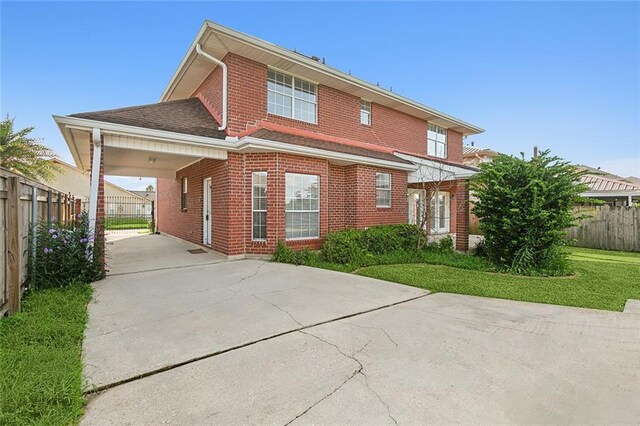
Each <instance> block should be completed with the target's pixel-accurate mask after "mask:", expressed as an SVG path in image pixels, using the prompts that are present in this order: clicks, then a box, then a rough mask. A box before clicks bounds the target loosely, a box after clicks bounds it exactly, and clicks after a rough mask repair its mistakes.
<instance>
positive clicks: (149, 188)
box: [145, 185, 154, 192]
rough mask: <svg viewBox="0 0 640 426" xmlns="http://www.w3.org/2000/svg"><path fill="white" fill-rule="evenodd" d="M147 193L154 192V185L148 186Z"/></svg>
mask: <svg viewBox="0 0 640 426" xmlns="http://www.w3.org/2000/svg"><path fill="white" fill-rule="evenodd" d="M145 191H147V192H153V191H154V188H153V185H147V189H146V190H145Z"/></svg>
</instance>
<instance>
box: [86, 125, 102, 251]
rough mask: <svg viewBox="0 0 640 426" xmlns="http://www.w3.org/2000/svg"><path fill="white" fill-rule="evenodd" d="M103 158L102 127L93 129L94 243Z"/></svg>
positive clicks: (91, 205)
mask: <svg viewBox="0 0 640 426" xmlns="http://www.w3.org/2000/svg"><path fill="white" fill-rule="evenodd" d="M101 159H102V137H101V133H100V129H98V128H94V129H93V163H92V164H91V188H90V193H89V231H90V232H91V236H92V237H91V238H92V241H91V242H92V243H93V240H94V239H95V237H96V217H97V215H98V188H99V187H100V163H101Z"/></svg>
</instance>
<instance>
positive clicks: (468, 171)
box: [395, 152, 478, 183]
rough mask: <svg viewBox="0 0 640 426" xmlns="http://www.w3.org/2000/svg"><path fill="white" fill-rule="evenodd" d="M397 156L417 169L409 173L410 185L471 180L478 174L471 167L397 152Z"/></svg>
mask: <svg viewBox="0 0 640 426" xmlns="http://www.w3.org/2000/svg"><path fill="white" fill-rule="evenodd" d="M395 155H396V156H398V157H400V158H402V159H405V160H408V161H411V162H412V163H414V164H415V165H416V169H415V170H414V171H412V172H410V173H409V175H408V182H409V183H422V182H444V181H449V180H456V179H469V178H470V177H471V176H473V175H475V174H477V173H478V169H476V168H474V167H469V166H464V167H463V166H456V165H453V164H449V163H443V162H440V161H437V160H431V159H427V158H422V157H416V156H415V155H409V154H403V153H399V152H396V153H395Z"/></svg>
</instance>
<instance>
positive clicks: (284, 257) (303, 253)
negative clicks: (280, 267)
mask: <svg viewBox="0 0 640 426" xmlns="http://www.w3.org/2000/svg"><path fill="white" fill-rule="evenodd" d="M312 257H314V253H313V252H312V251H310V250H309V249H306V248H305V249H304V250H300V251H295V250H293V249H290V248H289V247H287V246H286V244H285V243H283V242H282V241H278V244H277V245H276V250H275V251H274V252H273V254H272V255H271V261H272V262H279V263H291V264H292V265H306V264H308V263H309V262H310V261H311V258H312Z"/></svg>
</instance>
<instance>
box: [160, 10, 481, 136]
mask: <svg viewBox="0 0 640 426" xmlns="http://www.w3.org/2000/svg"><path fill="white" fill-rule="evenodd" d="M197 44H200V45H201V46H202V48H203V49H204V50H205V51H206V52H207V53H208V54H210V55H212V56H214V57H216V58H217V59H220V60H222V59H223V58H224V57H225V56H226V55H227V54H228V53H234V54H237V55H239V56H243V57H245V58H249V59H252V60H254V61H257V62H260V63H263V64H266V65H267V66H270V67H273V68H276V69H279V70H282V71H285V72H288V73H291V74H294V75H296V76H299V77H302V78H305V79H308V80H310V81H313V82H315V83H317V84H322V85H326V86H329V87H333V88H335V89H337V90H340V91H343V92H346V93H349V94H352V95H354V96H358V97H361V98H365V99H368V100H370V101H372V102H375V103H377V104H380V105H384V106H387V107H389V108H392V109H395V110H398V111H402V112H404V113H406V114H409V115H412V116H415V117H418V118H420V119H423V120H426V121H429V122H431V123H434V124H437V125H439V126H443V127H447V128H449V129H451V130H455V131H457V132H460V133H462V134H463V135H473V134H477V133H481V132H483V131H484V129H482V128H480V127H478V126H474V125H472V124H470V123H467V122H464V121H462V120H460V119H458V118H455V117H453V116H450V115H448V114H445V113H443V112H441V111H438V110H436V109H433V108H430V107H428V106H426V105H422V104H420V103H418V102H415V101H412V100H411V99H408V98H405V97H404V96H400V95H398V94H396V93H394V92H391V91H389V90H385V89H383V88H381V87H379V86H377V85H374V84H371V83H368V82H366V81H364V80H361V79H359V78H356V77H353V76H352V75H349V74H347V73H344V72H342V71H339V70H337V69H335V68H332V67H330V66H327V65H325V64H322V63H321V62H319V61H315V60H313V59H311V58H309V57H307V56H305V55H302V54H300V53H297V52H293V51H291V50H288V49H285V48H282V47H280V46H277V45H275V44H272V43H268V42H266V41H264V40H261V39H259V38H257V37H253V36H250V35H248V34H244V33H241V32H239V31H235V30H232V29H230V28H226V27H224V26H222V25H220V24H217V23H214V22H211V21H205V23H204V24H203V26H202V27H201V29H200V31H199V32H198V35H197V36H196V39H195V40H194V42H193V44H192V45H191V47H190V48H189V50H188V51H187V53H186V55H185V56H184V58H183V59H182V61H181V62H180V65H179V66H178V69H177V70H176V71H175V73H174V74H173V77H172V78H171V80H170V81H169V84H168V85H167V87H166V88H165V90H164V92H163V93H162V96H161V97H160V101H161V102H164V101H168V100H175V99H184V98H188V97H190V96H191V95H192V94H193V92H194V91H195V90H196V89H197V88H198V87H199V86H200V84H201V83H202V82H203V81H204V80H205V78H206V77H207V76H208V75H209V73H210V72H211V71H212V69H213V68H215V66H213V65H212V64H211V62H209V61H208V60H206V59H205V58H203V57H201V56H200V55H198V54H197V52H196V45H197Z"/></svg>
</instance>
